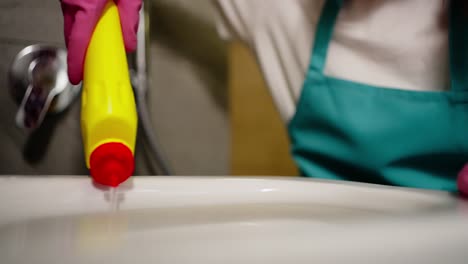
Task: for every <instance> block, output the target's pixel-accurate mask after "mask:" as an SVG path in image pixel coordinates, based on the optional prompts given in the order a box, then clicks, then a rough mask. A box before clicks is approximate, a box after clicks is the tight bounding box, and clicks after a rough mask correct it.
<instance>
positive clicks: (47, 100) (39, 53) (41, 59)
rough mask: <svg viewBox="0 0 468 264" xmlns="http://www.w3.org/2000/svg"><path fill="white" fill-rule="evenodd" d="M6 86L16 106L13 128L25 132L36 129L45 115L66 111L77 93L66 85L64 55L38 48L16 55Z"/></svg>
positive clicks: (60, 51)
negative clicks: (14, 126) (7, 85)
mask: <svg viewBox="0 0 468 264" xmlns="http://www.w3.org/2000/svg"><path fill="white" fill-rule="evenodd" d="M10 83H11V92H12V94H13V96H14V97H15V99H16V100H17V102H18V103H19V109H18V112H17V114H16V125H17V126H18V127H20V128H24V129H26V130H28V131H32V130H35V129H36V128H38V127H39V126H40V125H41V123H42V121H43V120H44V118H45V117H46V115H47V113H57V112H61V111H63V110H64V109H65V108H67V107H68V106H69V105H70V104H71V103H72V101H73V99H75V97H76V95H77V94H78V93H79V91H80V88H79V86H78V87H75V86H74V85H71V84H70V82H69V81H68V76H67V64H66V52H65V51H64V50H62V49H59V48H54V47H48V46H41V45H33V46H29V47H27V48H25V49H23V50H22V51H21V52H20V53H19V54H18V55H17V57H16V59H15V61H14V62H13V64H12V66H11V68H10ZM20 98H21V100H20Z"/></svg>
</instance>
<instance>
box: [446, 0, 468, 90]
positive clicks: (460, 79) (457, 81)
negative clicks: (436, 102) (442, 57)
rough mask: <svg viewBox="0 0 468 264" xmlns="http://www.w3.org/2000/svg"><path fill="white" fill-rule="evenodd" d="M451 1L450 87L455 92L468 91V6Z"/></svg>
mask: <svg viewBox="0 0 468 264" xmlns="http://www.w3.org/2000/svg"><path fill="white" fill-rule="evenodd" d="M465 2H466V1H465V0H451V1H450V22H449V23H450V29H449V47H450V80H451V81H450V86H451V90H452V91H455V92H461V91H468V4H467V3H465Z"/></svg>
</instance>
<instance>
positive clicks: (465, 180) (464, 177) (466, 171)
mask: <svg viewBox="0 0 468 264" xmlns="http://www.w3.org/2000/svg"><path fill="white" fill-rule="evenodd" d="M457 184H458V190H459V191H460V194H461V195H463V196H465V197H468V164H466V165H465V167H463V169H462V170H461V171H460V173H459V174H458V181H457Z"/></svg>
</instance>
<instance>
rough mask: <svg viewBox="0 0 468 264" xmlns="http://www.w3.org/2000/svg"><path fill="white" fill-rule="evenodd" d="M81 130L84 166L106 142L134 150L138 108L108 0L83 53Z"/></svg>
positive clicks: (112, 6) (115, 13)
mask: <svg viewBox="0 0 468 264" xmlns="http://www.w3.org/2000/svg"><path fill="white" fill-rule="evenodd" d="M81 104H82V108H81V129H82V136H83V144H84V151H85V157H86V165H87V167H88V168H90V156H91V154H92V153H93V151H94V150H95V149H96V148H97V147H99V146H101V145H103V144H106V143H110V142H115V143H122V144H123V145H125V146H126V147H128V148H129V149H130V150H131V152H132V154H133V153H134V148H135V140H136V133H137V123H138V121H137V120H138V117H137V110H136V105H135V98H134V95H133V90H132V86H131V83H130V75H129V71H128V64H127V57H126V52H125V46H124V41H123V36H122V30H121V26H120V17H119V12H118V8H117V6H116V5H115V4H114V2H113V1H109V2H108V4H107V6H106V8H105V9H104V12H103V14H102V17H101V19H100V20H99V22H98V24H97V26H96V28H95V30H94V33H93V36H92V38H91V41H90V43H89V46H88V50H87V53H86V58H85V63H84V72H83V94H82V102H81Z"/></svg>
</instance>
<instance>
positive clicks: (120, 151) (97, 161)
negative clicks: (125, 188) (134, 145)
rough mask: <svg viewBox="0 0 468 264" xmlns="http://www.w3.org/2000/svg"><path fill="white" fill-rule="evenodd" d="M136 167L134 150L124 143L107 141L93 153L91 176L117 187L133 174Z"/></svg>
mask: <svg viewBox="0 0 468 264" xmlns="http://www.w3.org/2000/svg"><path fill="white" fill-rule="evenodd" d="M134 168H135V163H134V159H133V154H132V151H131V150H130V149H129V148H128V147H127V146H125V145H124V144H122V143H115V142H111V143H105V144H102V145H100V146H99V147H97V148H96V149H95V150H94V151H93V152H92V153H91V157H90V172H91V177H93V179H94V181H95V182H97V183H99V184H103V185H107V186H111V187H117V186H119V184H121V183H122V182H124V181H126V180H127V179H128V178H129V177H130V176H131V175H132V174H133V170H134Z"/></svg>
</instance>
